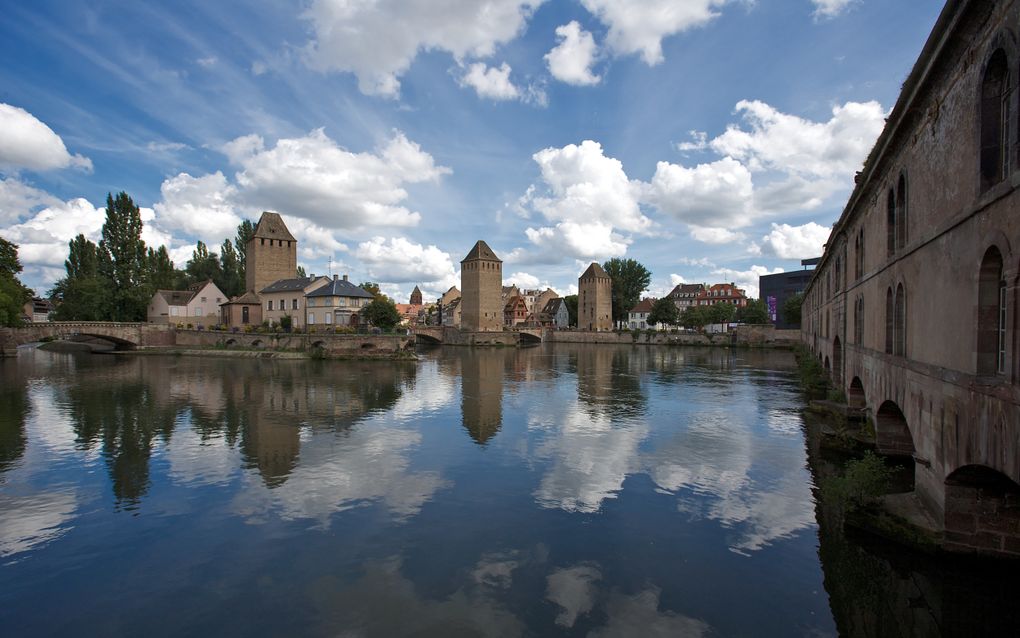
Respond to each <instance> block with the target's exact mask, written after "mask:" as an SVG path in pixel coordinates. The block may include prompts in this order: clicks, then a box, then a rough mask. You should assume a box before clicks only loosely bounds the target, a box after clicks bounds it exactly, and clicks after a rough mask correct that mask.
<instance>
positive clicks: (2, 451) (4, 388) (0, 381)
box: [0, 360, 29, 476]
mask: <svg viewBox="0 0 1020 638" xmlns="http://www.w3.org/2000/svg"><path fill="white" fill-rule="evenodd" d="M18 370H19V368H18V366H17V361H3V360H0V406H3V407H2V408H0V476H2V475H3V473H4V472H6V471H7V470H8V469H10V468H11V467H12V466H13V465H14V464H15V463H17V461H18V459H20V458H21V457H22V456H23V455H24V454H25V418H26V416H27V415H28V409H29V402H28V388H27V387H26V382H25V379H24V378H23V377H22V376H21V375H19V374H18Z"/></svg>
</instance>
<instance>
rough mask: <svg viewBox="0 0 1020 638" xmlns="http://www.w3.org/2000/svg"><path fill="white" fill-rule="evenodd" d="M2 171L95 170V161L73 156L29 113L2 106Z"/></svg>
mask: <svg viewBox="0 0 1020 638" xmlns="http://www.w3.org/2000/svg"><path fill="white" fill-rule="evenodd" d="M0 167H2V168H6V169H7V170H12V171H16V170H19V169H28V170H33V171H46V170H52V169H57V168H69V167H74V168H80V169H83V170H86V171H91V170H92V161H91V160H90V159H89V158H87V157H83V156H81V155H77V154H76V155H71V154H70V153H69V152H68V151H67V147H66V146H64V141H63V140H62V139H60V136H59V135H57V134H56V133H54V132H53V129H51V128H50V127H49V126H46V124H44V123H43V122H41V121H40V120H39V119H37V118H36V117H35V116H34V115H32V114H31V113H29V112H28V111H26V110H25V109H22V108H18V107H16V106H11V105H10V104H3V103H0Z"/></svg>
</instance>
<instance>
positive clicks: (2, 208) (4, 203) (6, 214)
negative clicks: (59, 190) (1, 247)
mask: <svg viewBox="0 0 1020 638" xmlns="http://www.w3.org/2000/svg"><path fill="white" fill-rule="evenodd" d="M60 204H61V201H60V200H59V199H58V198H56V197H54V196H52V195H50V194H49V193H47V192H46V191H43V190H39V189H38V188H35V187H34V186H29V185H28V184H26V183H24V182H22V181H20V180H18V179H15V178H13V177H8V178H6V179H4V178H0V224H9V223H11V222H14V221H17V220H18V219H22V218H24V217H26V216H27V215H28V214H29V213H30V212H31V211H32V210H33V209H36V208H38V207H40V206H59V205H60Z"/></svg>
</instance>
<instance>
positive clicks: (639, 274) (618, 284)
mask: <svg viewBox="0 0 1020 638" xmlns="http://www.w3.org/2000/svg"><path fill="white" fill-rule="evenodd" d="M602 267H603V268H604V269H605V271H606V274H608V275H609V278H610V279H612V280H613V321H614V322H620V321H626V319H627V312H628V311H629V310H630V309H631V308H633V307H634V306H636V305H637V303H638V301H640V300H641V293H642V292H644V290H645V289H646V288H648V284H649V283H651V281H652V273H651V272H649V271H648V269H647V268H645V267H644V266H643V265H641V264H640V263H639V262H637V261H635V260H633V259H620V258H619V257H614V258H613V259H610V260H609V261H607V262H606V263H604V264H602Z"/></svg>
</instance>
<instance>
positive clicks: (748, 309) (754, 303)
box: [736, 299, 771, 324]
mask: <svg viewBox="0 0 1020 638" xmlns="http://www.w3.org/2000/svg"><path fill="white" fill-rule="evenodd" d="M736 320H737V321H739V322H740V323H750V324H766V323H771V322H770V321H769V309H768V307H767V306H766V305H765V302H764V301H762V300H760V299H748V300H747V305H746V306H743V307H741V308H737V314H736Z"/></svg>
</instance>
